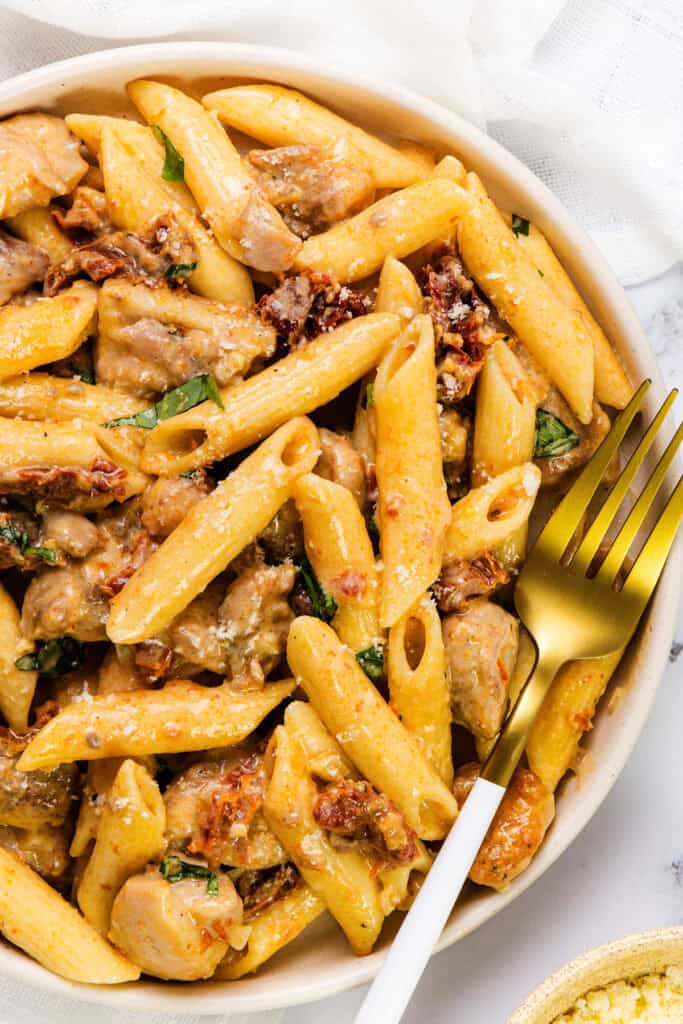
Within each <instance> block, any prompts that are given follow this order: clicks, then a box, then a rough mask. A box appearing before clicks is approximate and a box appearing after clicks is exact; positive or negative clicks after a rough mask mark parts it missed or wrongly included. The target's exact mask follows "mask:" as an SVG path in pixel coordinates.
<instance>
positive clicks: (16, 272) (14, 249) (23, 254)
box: [0, 231, 48, 306]
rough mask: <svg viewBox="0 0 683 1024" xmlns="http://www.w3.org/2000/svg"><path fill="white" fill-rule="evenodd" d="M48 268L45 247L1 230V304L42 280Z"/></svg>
mask: <svg viewBox="0 0 683 1024" xmlns="http://www.w3.org/2000/svg"><path fill="white" fill-rule="evenodd" d="M47 268H48V258H47V253H46V252H44V251H43V249H39V248H38V247H37V246H36V245H30V244H29V243H28V242H22V241H21V240H20V239H19V238H14V237H13V236H12V235H8V234H7V233H6V232H5V231H0V306H3V305H4V304H5V303H6V302H9V300H10V299H11V298H12V296H13V295H20V294H21V293H22V292H25V291H26V289H27V288H29V287H30V286H31V285H32V284H34V283H35V282H36V281H42V279H43V278H44V277H45V273H46V271H47Z"/></svg>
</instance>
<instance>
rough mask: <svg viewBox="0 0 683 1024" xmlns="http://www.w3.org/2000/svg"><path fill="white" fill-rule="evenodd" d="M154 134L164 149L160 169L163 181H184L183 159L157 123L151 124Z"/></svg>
mask: <svg viewBox="0 0 683 1024" xmlns="http://www.w3.org/2000/svg"><path fill="white" fill-rule="evenodd" d="M152 127H153V130H154V134H155V135H156V137H157V139H158V140H159V142H161V143H162V144H163V147H164V149H165V150H166V158H165V160H164V166H163V168H162V170H161V177H162V178H163V179H164V181H185V161H184V160H183V158H182V156H181V155H180V153H179V152H178V150H177V149H176V148H175V146H174V145H173V143H172V142H171V140H170V139H169V137H168V135H167V134H166V132H165V131H164V130H163V128H160V127H159V125H158V124H155V125H153V126H152Z"/></svg>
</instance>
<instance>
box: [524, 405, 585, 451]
mask: <svg viewBox="0 0 683 1024" xmlns="http://www.w3.org/2000/svg"><path fill="white" fill-rule="evenodd" d="M579 443H580V438H579V435H578V434H575V433H574V431H573V430H570V429H569V427H568V426H566V424H564V423H563V422H562V420H558V418H557V416H553V414H552V413H551V412H548V411H547V410H546V409H537V410H536V439H535V441H534V458H536V459H547V458H549V457H550V456H553V455H564V454H565V453H566V452H570V451H571V450H572V448H576V446H577V444H579Z"/></svg>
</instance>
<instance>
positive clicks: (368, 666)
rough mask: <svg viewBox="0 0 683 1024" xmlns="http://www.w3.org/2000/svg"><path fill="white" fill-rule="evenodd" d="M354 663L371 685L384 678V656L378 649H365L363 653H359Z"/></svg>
mask: <svg viewBox="0 0 683 1024" xmlns="http://www.w3.org/2000/svg"><path fill="white" fill-rule="evenodd" d="M356 661H357V662H358V664H359V665H360V667H361V668H362V669H363V671H364V672H365V674H366V676H367V677H368V679H372V681H373V683H378V682H379V681H380V679H382V677H383V676H384V655H383V653H382V652H381V651H380V649H379V647H366V649H365V650H364V651H359V652H358V654H357V655H356Z"/></svg>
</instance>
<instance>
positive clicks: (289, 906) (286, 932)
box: [213, 881, 326, 981]
mask: <svg viewBox="0 0 683 1024" xmlns="http://www.w3.org/2000/svg"><path fill="white" fill-rule="evenodd" d="M325 910H326V907H325V901H324V900H323V899H321V898H320V896H318V895H316V893H314V892H313V890H312V889H311V887H310V886H309V885H307V884H306V883H305V882H303V881H302V882H299V884H298V885H297V886H296V888H294V889H293V890H292V891H291V892H288V893H287V895H286V896H283V897H282V898H281V899H279V900H277V901H276V902H275V903H273V904H271V906H269V907H266V908H265V909H264V910H261V911H260V912H259V913H258V914H256V916H255V917H252V918H250V920H249V924H248V928H249V938H248V940H247V944H246V946H245V947H244V949H241V950H236V949H230V950H228V952H227V954H226V956H225V958H224V959H223V960H222V961H221V962H220V964H219V965H218V967H217V968H216V973H215V974H214V975H213V977H214V978H218V979H219V980H223V979H225V980H228V981H236V980H237V979H238V978H243V977H244V975H245V974H251V973H252V972H253V971H255V970H257V969H258V968H259V967H261V965H262V964H264V963H265V962H266V961H267V960H270V958H271V957H272V956H274V955H275V954H276V953H277V952H278V950H280V949H282V948H283V946H286V945H287V944H288V943H289V942H292V941H293V940H294V939H295V938H296V937H297V935H300V934H301V932H302V931H303V930H304V928H307V927H308V925H309V924H312V923H313V921H315V920H316V918H318V917H320V915H321V914H324V913H325Z"/></svg>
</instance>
